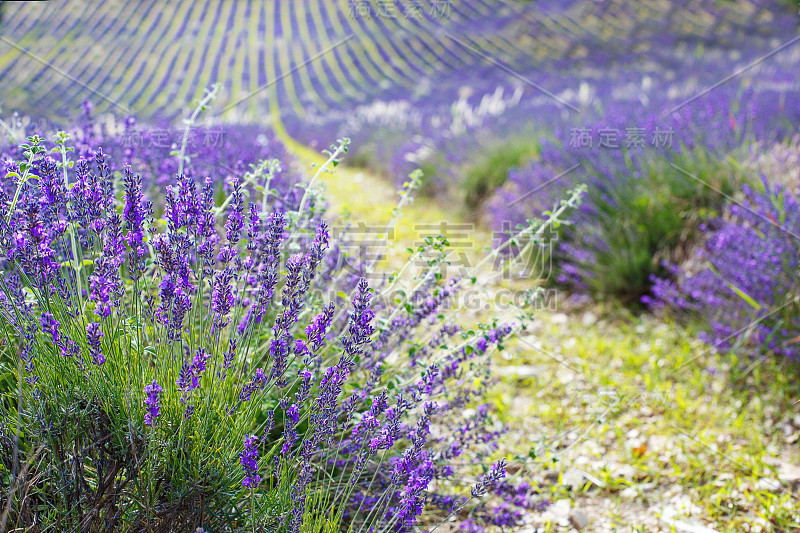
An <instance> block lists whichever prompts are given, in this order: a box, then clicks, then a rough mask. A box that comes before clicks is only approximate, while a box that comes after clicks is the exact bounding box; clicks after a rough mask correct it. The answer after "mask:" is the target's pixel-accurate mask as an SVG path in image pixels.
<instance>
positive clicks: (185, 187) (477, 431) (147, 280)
mask: <svg viewBox="0 0 800 533" xmlns="http://www.w3.org/2000/svg"><path fill="white" fill-rule="evenodd" d="M133 126H134V125H133V124H132V123H130V122H128V123H127V124H125V125H123V127H122V129H121V130H119V131H116V133H114V132H113V131H111V132H109V131H108V129H104V128H100V127H99V125H98V124H97V123H95V122H94V121H93V120H92V119H91V117H90V116H89V115H88V114H87V115H86V116H85V117H84V120H83V123H82V124H80V125H79V126H78V127H75V128H72V131H71V135H72V137H71V138H74V139H76V142H75V144H74V145H73V144H72V143H71V142H70V139H71V138H70V137H69V136H66V135H64V134H57V135H55V136H54V137H53V141H47V140H45V139H43V138H40V137H38V136H35V135H34V136H30V137H28V139H27V142H25V143H23V144H21V145H19V146H16V147H14V146H12V147H10V148H9V149H8V150H7V151H6V153H5V154H4V156H3V158H2V165H3V169H2V172H3V175H4V176H5V178H6V180H5V181H4V185H5V186H4V187H3V188H2V189H0V205H2V207H3V217H2V220H0V252H1V253H2V261H1V262H0V264H1V265H2V278H0V323H1V324H2V331H3V332H4V334H3V340H2V344H0V369H2V371H3V372H2V373H0V375H2V376H3V377H2V379H1V380H0V450H1V451H2V454H1V455H2V457H3V461H2V462H0V488H1V489H2V490H3V492H4V494H6V495H7V496H8V498H7V501H8V505H6V506H5V508H4V512H3V513H2V515H0V520H1V521H2V522H0V529H5V528H6V527H7V526H8V527H11V528H14V527H16V528H25V529H26V530H30V531H43V530H45V529H47V528H48V527H51V526H53V527H58V528H64V529H75V530H78V529H80V530H86V531H141V530H150V531H164V532H166V531H174V530H176V529H184V530H193V529H194V528H196V527H198V526H199V527H200V528H201V529H202V528H206V529H208V530H212V531H239V530H251V529H252V528H255V529H261V528H268V529H269V530H274V531H291V532H297V531H301V530H302V531H306V530H320V529H321V528H323V527H324V528H332V529H338V528H340V527H343V528H350V530H352V531H412V530H414V528H415V527H416V525H417V524H418V522H419V521H420V520H423V521H424V522H423V523H425V524H430V525H435V524H436V523H437V522H440V521H442V520H448V519H450V518H451V517H452V519H453V520H456V521H457V522H463V527H465V528H471V529H473V530H480V527H481V525H480V524H496V525H500V526H513V525H514V524H516V523H518V522H519V521H520V520H521V519H522V516H523V514H524V513H525V512H527V511H528V510H530V509H534V508H541V507H542V506H543V505H546V502H543V501H542V500H541V499H540V498H538V497H537V496H536V495H535V494H533V493H532V491H531V487H530V486H529V485H528V484H527V483H525V482H524V481H521V482H520V481H519V480H518V481H516V482H514V483H511V482H507V481H502V479H503V477H504V476H505V465H506V463H505V460H504V459H501V460H494V461H493V459H498V458H497V457H496V454H495V451H496V448H497V442H498V439H499V438H501V436H502V433H503V429H502V427H501V426H499V425H498V424H497V423H495V422H494V421H493V418H492V412H491V407H490V406H489V405H488V404H486V403H484V397H485V393H486V391H487V389H488V388H489V387H490V386H491V385H492V383H493V378H492V374H491V371H490V366H491V365H490V363H491V353H492V352H493V351H494V350H497V349H502V347H503V343H504V341H505V340H507V339H508V337H509V336H510V335H512V334H513V333H514V332H515V331H516V330H517V329H518V328H520V327H521V326H522V323H521V322H519V320H524V318H523V316H524V314H525V313H522V314H520V313H515V316H516V317H517V318H516V319H515V321H514V322H509V323H505V322H501V321H499V320H495V321H493V322H490V323H487V324H482V325H479V326H478V327H475V328H474V329H472V330H470V329H465V328H463V327H462V326H461V325H459V323H457V320H456V319H457V318H458V317H459V316H460V313H459V310H458V309H456V308H451V307H450V305H451V302H452V301H453V295H454V294H455V293H456V292H457V291H461V290H465V289H468V287H469V286H470V285H471V284H473V283H475V281H474V278H472V279H470V278H469V277H467V278H464V279H451V280H440V278H439V277H438V276H437V275H436V274H437V273H438V265H439V264H440V262H442V261H444V260H445V255H444V254H443V253H441V250H440V247H439V248H436V247H434V248H432V249H431V250H427V251H426V252H425V253H426V255H427V254H430V256H429V257H430V261H429V264H430V265H432V266H431V268H430V269H428V270H425V271H422V272H418V273H415V274H413V277H412V278H411V279H407V280H404V279H402V278H398V277H397V276H393V277H390V278H385V279H384V281H383V282H380V281H379V282H378V283H377V284H374V285H373V286H372V287H370V286H369V284H368V283H367V282H366V281H365V280H364V279H363V278H361V279H359V274H363V273H365V272H369V271H371V267H372V266H373V265H374V262H370V261H367V262H362V263H363V264H362V265H361V266H362V270H361V271H360V272H353V271H349V270H346V269H343V268H342V263H341V262H339V261H338V260H337V259H338V255H339V254H341V253H343V252H342V250H341V249H339V247H338V244H337V242H336V239H335V238H334V237H332V236H331V235H329V232H328V226H327V224H326V223H325V221H324V220H323V218H324V217H325V214H326V211H325V202H324V200H323V199H322V198H319V196H318V193H317V192H315V190H314V189H313V187H312V186H311V184H310V183H308V182H306V183H305V184H303V183H299V182H297V181H296V180H297V174H294V173H293V171H291V170H288V169H287V171H286V172H284V173H283V174H280V173H279V172H278V169H279V166H278V165H277V163H269V164H263V163H259V159H263V158H265V157H266V158H270V157H272V156H274V155H285V153H284V151H283V148H282V145H280V143H278V142H277V141H276V140H274V138H273V137H271V135H270V134H269V133H268V132H263V131H262V132H261V135H263V136H264V139H261V141H260V142H256V138H255V135H256V133H257V132H256V131H255V130H254V129H253V128H241V127H224V128H220V129H219V133H220V135H221V136H222V139H223V140H222V141H218V140H214V141H206V140H203V141H197V142H196V143H195V144H194V148H193V149H187V150H186V151H185V157H184V159H183V161H182V162H181V161H180V160H178V162H177V163H176V162H175V161H176V156H175V153H178V154H179V153H181V151H182V150H181V147H182V145H183V144H184V142H183V140H181V141H180V142H178V143H176V146H172V145H170V146H166V144H167V143H166V141H165V140H164V136H166V137H167V138H169V136H170V135H178V136H179V137H180V138H181V139H184V138H187V137H185V131H184V132H177V131H176V130H168V129H165V130H161V129H158V128H150V129H148V130H147V133H146V134H142V137H143V138H144V139H148V140H149V141H148V142H140V141H139V140H138V139H139V135H140V134H141V132H140V131H139V130H137V129H135V128H134V127H133ZM112 129H113V128H112ZM212 131H213V132H216V131H217V130H198V131H197V134H199V135H201V137H202V138H203V139H205V138H206V135H210V132H212ZM134 132H136V133H134ZM109 135H111V136H109ZM119 135H122V136H121V137H120V136H119ZM132 137H133V138H134V139H135V141H132V140H131V138H132ZM212 137H213V138H216V137H214V136H212ZM154 138H157V139H158V141H157V142H155V141H153V139H154ZM187 139H188V138H187ZM150 141H153V142H150ZM162 143H164V146H162V145H161V144H162ZM185 144H186V145H187V146H188V145H189V144H190V143H189V141H188V140H187V141H186V143H185ZM100 146H102V147H103V148H102V149H101V148H100ZM346 149H347V143H346V141H342V142H340V143H339V144H338V145H335V146H333V147H331V150H330V152H329V155H330V158H329V160H328V162H327V163H326V167H330V166H331V165H332V164H333V163H334V162H336V161H338V160H339V159H340V158H341V157H342V155H343V154H344V152H346ZM109 154H115V157H112V156H111V155H109ZM268 161H274V160H273V159H269V160H268ZM115 164H116V165H117V166H115ZM174 165H177V166H174ZM250 165H252V166H250ZM246 166H249V170H244V169H243V168H242V167H246ZM137 168H138V169H140V170H141V171H142V173H141V174H139V173H138V172H137V171H136V169H137ZM321 170H322V169H321ZM176 172H177V173H178V174H177V175H176ZM220 182H224V183H220ZM409 192H410V191H406V193H409ZM148 196H149V197H150V198H151V199H150V200H148ZM573 198H576V197H573ZM566 209H567V206H566V205H565V206H564V207H563V209H562V211H564V210H566ZM543 227H544V226H541V227H539V229H537V230H536V231H542V228H543ZM530 229H531V228H528V230H530ZM534 229H535V228H534ZM437 250H438V251H437ZM418 252H419V251H418ZM350 264H352V263H350ZM412 270H413V269H411V270H406V269H403V271H404V272H405V271H408V272H412ZM404 283H408V284H410V286H412V287H414V288H413V289H411V290H406V291H405V292H402V294H403V295H404V296H403V298H402V299H401V300H402V301H399V300H397V299H395V298H389V297H385V296H384V295H389V294H398V293H399V291H395V292H393V289H397V288H400V287H405V285H404ZM8 376H13V377H14V378H15V380H14V381H13V382H12V381H9V378H8ZM492 463H493V464H492ZM481 464H485V465H486V467H487V468H486V469H485V470H483V473H481V470H480V468H479V467H480V465H481ZM476 467H477V468H478V470H475V468H476ZM433 487H436V488H435V489H434V488H433ZM487 493H491V494H493V495H494V496H493V498H494V500H491V502H487V501H486V500H485V498H484V497H485V496H486V495H487ZM423 511H425V515H424V517H423Z"/></svg>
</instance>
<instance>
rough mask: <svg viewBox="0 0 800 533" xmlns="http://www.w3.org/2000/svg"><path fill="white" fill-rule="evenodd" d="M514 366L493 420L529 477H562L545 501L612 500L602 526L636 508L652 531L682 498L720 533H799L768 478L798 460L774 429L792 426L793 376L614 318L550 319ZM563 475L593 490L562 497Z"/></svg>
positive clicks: (663, 328)
mask: <svg viewBox="0 0 800 533" xmlns="http://www.w3.org/2000/svg"><path fill="white" fill-rule="evenodd" d="M598 314H599V315H600V316H606V317H613V318H607V319H605V320H598V319H597V315H598ZM509 354H511V355H513V358H512V359H511V360H509V361H505V362H504V365H505V366H504V368H501V374H502V375H503V376H504V377H503V379H502V383H501V386H500V389H501V390H502V393H498V395H497V396H496V399H497V400H498V406H499V409H500V416H501V418H502V419H503V420H504V422H506V423H507V424H508V425H509V427H510V428H511V431H510V432H511V434H512V435H516V437H512V438H511V441H512V442H514V443H515V444H514V445H512V446H513V451H514V452H515V453H516V454H517V459H518V460H520V461H523V462H525V464H526V470H527V471H528V472H529V473H530V475H532V476H533V477H534V478H535V479H537V480H539V481H540V483H541V486H546V485H547V482H546V480H547V479H548V477H550V478H551V477H552V476H553V475H556V474H555V473H557V475H559V476H560V477H559V480H560V481H561V482H562V483H557V484H556V485H555V486H554V487H553V489H552V492H551V496H550V497H551V499H558V498H570V499H573V500H580V499H581V498H582V497H583V496H581V493H582V492H584V491H586V496H588V497H592V496H593V495H594V496H596V497H597V498H599V499H602V498H610V499H611V500H612V501H615V502H616V503H613V504H612V505H611V508H610V509H608V512H607V515H608V516H606V517H604V518H603V520H606V521H608V520H610V519H611V518H613V517H612V516H611V515H613V513H614V512H615V511H614V509H615V508H616V507H617V506H620V505H622V506H623V507H624V505H625V502H629V501H631V500H632V501H635V502H638V503H643V504H646V505H647V506H648V507H649V509H650V513H651V514H652V516H651V517H650V518H651V519H652V520H654V521H657V520H658V516H657V514H658V513H657V512H656V510H657V508H658V507H659V506H661V507H664V506H668V505H675V501H679V499H675V500H672V499H670V498H673V497H674V498H678V496H679V495H683V496H682V497H685V500H686V501H688V502H690V503H691V504H693V505H695V506H698V507H699V508H700V509H701V512H699V513H698V512H697V510H695V512H694V513H693V514H692V513H689V514H690V515H691V520H694V521H699V522H701V523H702V522H704V521H705V522H708V523H710V524H712V525H713V527H716V528H717V530H718V531H745V530H746V529H743V528H744V526H745V524H752V523H754V520H755V521H756V522H758V521H762V520H763V522H764V523H763V524H762V526H763V528H764V530H768V528H770V527H771V528H773V529H774V530H776V531H786V530H790V529H792V528H793V527H796V526H795V525H794V523H795V522H796V520H797V517H796V516H795V514H796V511H794V514H793V512H792V511H790V509H797V505H798V496H797V492H796V489H795V492H793V491H792V487H791V486H790V485H788V484H786V483H781V482H779V481H778V479H777V468H779V466H778V467H776V465H780V464H795V463H796V461H797V458H798V450H797V447H796V445H789V444H788V443H787V442H786V441H785V435H784V432H783V430H782V429H781V428H783V427H785V425H786V424H787V423H791V419H792V416H791V415H790V414H789V413H797V409H796V405H794V402H795V401H796V399H797V398H798V397H800V395H798V388H797V385H796V384H794V383H793V382H792V380H791V377H792V376H793V375H796V372H797V369H796V368H788V367H787V366H786V364H785V363H783V362H775V361H772V360H765V361H764V362H759V363H758V364H755V365H753V364H751V363H752V362H751V361H741V360H738V359H737V358H736V357H735V356H731V355H729V354H713V353H711V351H710V350H709V349H708V347H707V346H705V345H704V344H702V343H700V342H699V341H697V340H696V331H695V330H694V328H692V327H691V326H690V327H680V326H677V325H675V324H672V323H664V322H661V321H659V320H657V319H655V318H653V317H648V316H644V317H635V316H632V315H630V314H628V313H627V312H625V311H623V310H620V309H616V308H615V309H609V308H602V309H594V310H593V312H591V317H590V315H589V312H587V314H584V315H581V314H575V315H572V316H569V317H568V316H566V315H560V316H556V317H548V316H546V315H545V316H543V317H542V320H541V322H540V323H539V328H538V329H537V330H536V331H535V332H532V333H531V335H529V336H527V337H524V338H523V339H522V340H520V341H519V342H518V343H517V344H516V345H514V346H513V347H512V348H511V349H510V350H509ZM515 373H519V374H522V375H524V378H517V377H515ZM795 430H797V428H796V429H795ZM522 435H531V438H525V437H521V436H522ZM571 470H579V471H581V472H586V473H587V474H589V476H591V478H593V479H594V480H593V481H592V480H590V479H589V478H588V477H585V478H583V481H582V482H581V483H580V484H579V486H574V485H573V486H571V487H570V486H567V485H566V484H565V483H564V481H565V475H566V477H569V474H568V472H570V471H571ZM642 487H644V489H642ZM765 488H768V489H769V490H765ZM670 491H672V492H670ZM792 506H794V507H792ZM677 512H678V513H681V512H686V511H685V510H682V509H677ZM759 517H760V518H759ZM612 521H613V520H612ZM793 521H795V522H793ZM662 525H663V524H662ZM787 528H788V529H787Z"/></svg>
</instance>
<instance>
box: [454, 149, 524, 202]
mask: <svg viewBox="0 0 800 533" xmlns="http://www.w3.org/2000/svg"><path fill="white" fill-rule="evenodd" d="M538 152H539V146H538V144H537V143H536V142H534V141H531V140H529V139H526V138H513V139H504V140H502V141H501V142H499V143H494V144H493V145H490V146H487V147H485V148H484V149H483V150H482V151H481V152H480V156H479V157H478V159H477V160H476V161H474V162H473V163H471V164H469V165H468V166H467V167H466V169H465V170H464V183H463V185H462V187H463V202H464V206H465V207H466V208H467V210H468V211H467V212H468V213H470V214H472V216H475V215H477V213H478V212H479V211H478V210H479V209H480V208H481V206H482V205H483V202H484V201H485V200H486V199H488V198H489V197H490V196H491V195H492V194H493V193H494V191H495V190H496V189H497V188H498V187H500V186H501V185H503V184H504V183H505V182H506V179H507V178H508V171H509V170H511V169H512V168H514V167H518V166H521V165H523V164H524V163H525V162H526V161H528V160H529V159H532V158H534V157H535V156H536V155H537V154H538Z"/></svg>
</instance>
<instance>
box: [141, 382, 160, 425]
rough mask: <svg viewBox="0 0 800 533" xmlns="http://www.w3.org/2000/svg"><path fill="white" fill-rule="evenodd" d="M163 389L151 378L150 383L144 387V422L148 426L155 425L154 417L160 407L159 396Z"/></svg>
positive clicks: (156, 416)
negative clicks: (145, 408) (145, 411)
mask: <svg viewBox="0 0 800 533" xmlns="http://www.w3.org/2000/svg"><path fill="white" fill-rule="evenodd" d="M163 391H164V389H162V388H161V386H160V385H159V384H158V383H157V382H156V380H153V382H152V383H150V384H149V385H147V386H146V387H145V388H144V394H145V398H144V404H145V406H146V407H147V413H145V415H144V423H145V424H146V425H148V426H155V425H156V419H157V418H158V415H159V414H160V409H161V398H160V396H161V393H162V392H163Z"/></svg>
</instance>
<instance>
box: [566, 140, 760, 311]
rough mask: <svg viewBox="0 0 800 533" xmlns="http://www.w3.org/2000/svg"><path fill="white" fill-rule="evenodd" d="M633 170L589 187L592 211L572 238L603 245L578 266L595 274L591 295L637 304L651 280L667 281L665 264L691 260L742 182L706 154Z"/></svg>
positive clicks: (731, 166) (659, 160)
mask: <svg viewBox="0 0 800 533" xmlns="http://www.w3.org/2000/svg"><path fill="white" fill-rule="evenodd" d="M628 166H629V173H630V174H629V175H627V176H616V177H615V178H616V183H614V184H613V185H612V186H608V187H603V184H602V182H601V183H600V184H599V186H591V187H589V189H588V193H587V194H588V196H589V200H588V203H589V204H591V205H592V206H594V208H595V211H594V212H593V213H592V218H591V219H590V220H589V221H588V222H587V223H585V224H581V225H578V227H577V228H576V232H575V236H573V237H572V238H573V239H574V240H575V241H576V242H580V240H581V239H586V238H590V239H597V240H598V241H600V242H602V246H598V247H597V248H596V251H595V254H594V257H593V258H592V260H591V261H586V262H582V263H581V262H580V261H577V263H578V264H579V265H580V267H581V268H584V269H587V270H590V271H591V272H592V274H593V275H592V276H587V277H586V278H585V279H587V280H588V285H589V287H588V288H589V290H590V291H591V292H593V293H596V294H606V295H613V296H616V297H619V298H621V299H622V300H623V302H626V303H629V304H634V305H637V304H638V303H639V299H640V297H641V296H642V295H644V294H646V293H647V292H648V291H649V288H650V284H651V280H650V277H651V276H652V275H656V276H661V277H663V276H665V275H668V273H667V272H666V270H665V267H663V266H662V262H664V261H667V262H669V263H679V262H681V261H683V260H685V259H686V258H687V257H688V256H689V254H690V253H691V252H692V250H693V249H694V246H695V245H696V243H697V242H698V239H699V238H700V236H701V232H700V225H701V224H702V223H703V222H704V221H708V220H709V219H711V218H714V217H717V216H719V215H720V214H721V212H722V209H723V207H724V205H725V204H726V202H727V197H730V195H731V194H733V191H734V190H735V189H736V188H738V186H739V185H740V184H741V183H742V182H743V181H744V180H745V176H744V174H743V173H742V172H741V170H740V168H739V167H738V166H737V165H736V164H735V163H734V162H733V158H731V159H728V160H724V159H722V160H721V159H719V158H717V157H715V156H713V155H712V154H710V153H708V152H707V151H706V150H704V149H702V148H698V149H695V150H692V151H684V152H682V153H681V154H676V155H675V156H674V157H673V158H669V159H668V158H663V157H651V158H649V159H645V160H644V161H642V162H639V163H638V164H637V165H636V166H634V165H633V164H630V162H629V165H628ZM598 176H602V175H601V174H598ZM600 179H604V178H600ZM598 181H599V180H598Z"/></svg>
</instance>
